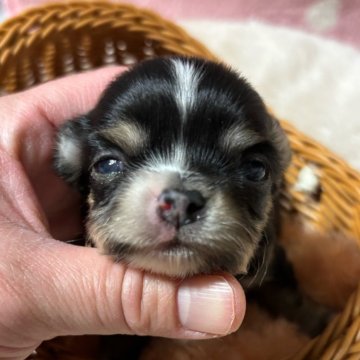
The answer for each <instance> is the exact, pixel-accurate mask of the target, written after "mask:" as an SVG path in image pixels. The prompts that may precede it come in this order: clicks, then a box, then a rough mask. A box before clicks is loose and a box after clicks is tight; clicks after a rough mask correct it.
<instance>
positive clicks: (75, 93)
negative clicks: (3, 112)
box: [2, 66, 125, 126]
mask: <svg viewBox="0 0 360 360" xmlns="http://www.w3.org/2000/svg"><path fill="white" fill-rule="evenodd" d="M124 69H125V68H124V67H118V66H112V67H106V68H101V69H98V70H93V71H89V72H86V73H81V74H76V75H71V76H67V77H64V78H61V79H58V80H54V81H51V82H48V83H45V84H42V85H39V86H37V87H35V88H33V89H30V90H27V91H24V92H20V93H17V94H14V95H10V96H7V97H5V98H4V99H3V101H2V102H3V103H4V106H7V107H8V108H9V109H10V110H11V112H12V113H13V114H14V109H16V117H17V118H22V119H24V121H26V120H27V121H32V122H34V121H37V119H36V117H37V118H39V117H40V118H45V119H46V120H48V121H49V122H50V123H51V124H53V125H55V126H58V125H59V124H60V123H62V122H64V121H65V120H68V119H70V118H72V117H75V116H78V115H81V114H84V113H86V112H87V111H89V110H90V109H91V108H92V107H93V106H94V105H95V103H96V101H97V100H98V98H99V96H100V94H101V93H102V91H103V90H104V89H105V87H106V86H107V85H108V84H109V82H110V81H111V80H113V79H114V78H115V77H116V76H117V75H119V74H120V73H121V72H122V71H124ZM30 104H31V106H30ZM15 105H16V106H15Z"/></svg>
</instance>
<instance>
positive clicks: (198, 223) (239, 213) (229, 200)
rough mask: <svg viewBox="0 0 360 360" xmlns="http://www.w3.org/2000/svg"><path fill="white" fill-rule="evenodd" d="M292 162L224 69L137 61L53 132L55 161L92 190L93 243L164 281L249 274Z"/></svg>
mask: <svg viewBox="0 0 360 360" xmlns="http://www.w3.org/2000/svg"><path fill="white" fill-rule="evenodd" d="M289 158H290V152H289V148H288V143H287V140H286V138H285V136H284V134H283V131H282V130H281V128H280V127H279V125H278V122H277V121H275V120H274V119H273V118H272V117H271V116H270V115H269V114H268V113H267V111H266V109H265V106H264V104H263V102H262V100H261V99H260V97H259V96H258V94H257V93H256V92H255V91H254V90H253V89H252V88H251V87H250V85H249V84H248V83H247V82H246V81H245V80H244V79H242V78H240V77H239V76H238V75H237V74H236V73H234V72H233V71H231V70H229V69H228V68H225V67H224V66H222V65H219V64H215V63H211V62H207V61H204V60H199V59H193V58H181V57H170V58H162V59H161V58H159V59H155V60H150V61H146V62H143V63H141V64H140V65H137V66H136V67H134V68H133V69H132V70H129V71H128V72H126V73H124V74H123V75H121V76H120V77H119V78H118V79H117V80H115V81H114V82H113V83H112V84H111V85H110V86H109V87H108V89H107V90H106V91H105V93H104V95H103V96H102V98H101V100H100V101H99V103H98V104H97V106H96V107H95V108H94V109H93V110H92V111H91V112H89V113H88V114H87V115H85V116H82V117H80V118H77V119H75V120H73V121H70V122H68V123H66V124H65V125H64V126H63V127H62V128H61V130H60V132H59V135H58V142H57V149H56V155H55V165H56V168H57V171H58V172H59V173H60V174H61V175H62V176H63V177H64V178H65V179H66V180H67V181H68V182H70V183H72V184H73V185H75V186H79V187H82V188H83V189H85V193H86V196H87V201H88V206H89V213H88V218H87V230H88V237H89V239H90V240H91V242H92V243H93V244H94V245H95V246H97V247H98V248H100V249H101V251H102V252H104V253H106V254H110V255H112V256H114V257H115V258H116V259H117V260H123V261H126V262H128V263H129V264H132V265H133V266H136V267H140V268H143V269H146V270H150V271H153V272H157V273H162V274H167V275H175V276H184V275H190V274H195V273H207V272H212V271H220V270H225V271H229V272H231V273H233V274H244V273H246V272H247V270H248V268H249V264H250V262H251V260H252V259H253V258H254V257H255V254H256V252H257V250H258V248H259V243H260V241H261V239H262V238H263V237H264V231H265V230H266V227H267V222H268V219H269V216H270V215H271V211H272V202H273V196H274V192H275V190H276V188H277V186H278V184H279V182H280V180H281V176H282V172H283V170H284V168H285V167H286V165H287V163H288V161H289Z"/></svg>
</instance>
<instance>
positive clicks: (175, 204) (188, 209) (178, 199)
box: [157, 189, 206, 228]
mask: <svg viewBox="0 0 360 360" xmlns="http://www.w3.org/2000/svg"><path fill="white" fill-rule="evenodd" d="M205 203H206V200H205V199H204V197H203V196H202V195H201V193H200V192H199V191H196V190H191V191H179V190H171V189H167V190H164V191H163V192H162V193H161V194H160V196H159V198H158V207H157V211H158V215H159V216H160V218H161V219H162V220H164V221H166V222H168V223H170V224H172V225H174V226H175V227H176V228H179V227H180V226H183V225H187V224H190V223H192V222H195V221H197V220H199V219H200V216H201V210H202V209H203V208H204V206H205Z"/></svg>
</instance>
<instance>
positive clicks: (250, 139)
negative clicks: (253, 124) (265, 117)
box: [219, 124, 263, 151]
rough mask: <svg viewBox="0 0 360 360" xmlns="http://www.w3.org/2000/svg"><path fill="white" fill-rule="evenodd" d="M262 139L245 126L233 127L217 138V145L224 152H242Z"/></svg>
mask: <svg viewBox="0 0 360 360" xmlns="http://www.w3.org/2000/svg"><path fill="white" fill-rule="evenodd" d="M261 140H263V138H262V137H261V136H260V135H259V134H258V133H256V132H255V131H254V130H251V129H247V128H246V127H245V126H241V125H237V124H236V125H233V126H231V127H230V128H229V129H227V130H225V131H224V134H223V135H221V136H220V138H219V145H220V147H221V148H222V149H223V150H225V151H232V150H237V151H239V150H244V149H246V148H248V147H250V146H251V145H255V144H257V143H259V142H260V141H261Z"/></svg>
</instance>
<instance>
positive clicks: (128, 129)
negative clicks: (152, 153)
mask: <svg viewBox="0 0 360 360" xmlns="http://www.w3.org/2000/svg"><path fill="white" fill-rule="evenodd" d="M102 134H103V136H104V137H105V138H107V139H108V140H110V141H111V142H113V143H115V144H116V145H118V146H119V147H120V149H122V150H123V151H125V152H126V153H127V154H130V155H136V154H137V153H138V152H139V151H140V150H141V149H142V148H143V146H144V145H145V144H146V142H147V139H148V136H147V134H146V132H145V131H144V130H143V129H142V128H141V127H139V126H137V125H136V124H135V123H133V122H130V121H129V122H119V123H118V124H117V125H116V126H115V127H113V128H110V129H106V130H103V131H102Z"/></svg>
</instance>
